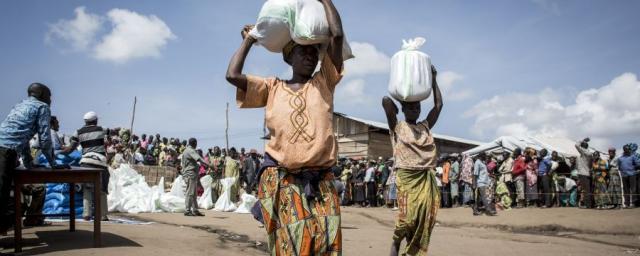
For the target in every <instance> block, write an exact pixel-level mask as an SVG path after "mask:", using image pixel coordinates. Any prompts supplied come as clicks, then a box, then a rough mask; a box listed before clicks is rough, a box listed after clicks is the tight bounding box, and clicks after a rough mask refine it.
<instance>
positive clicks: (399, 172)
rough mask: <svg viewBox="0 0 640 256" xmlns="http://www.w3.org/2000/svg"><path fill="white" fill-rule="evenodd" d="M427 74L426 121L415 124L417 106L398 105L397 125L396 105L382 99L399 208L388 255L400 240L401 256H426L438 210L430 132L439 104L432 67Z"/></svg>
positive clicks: (436, 159)
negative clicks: (429, 78) (429, 77)
mask: <svg viewBox="0 0 640 256" xmlns="http://www.w3.org/2000/svg"><path fill="white" fill-rule="evenodd" d="M431 73H432V81H431V84H432V88H431V89H432V91H433V103H434V107H433V108H432V109H431V110H430V111H429V113H428V114H427V118H426V119H424V120H422V121H420V122H418V118H419V117H420V112H421V106H420V102H403V101H401V102H400V104H401V106H402V112H403V113H404V117H405V121H400V122H398V117H397V115H398V112H399V110H398V107H397V106H396V104H395V103H394V102H393V100H392V99H391V98H389V97H386V96H385V97H384V98H383V99H382V106H383V108H384V111H385V114H386V116H387V122H388V124H389V133H390V135H391V136H390V137H391V144H392V145H393V156H394V158H395V168H396V185H397V189H398V205H399V207H400V211H399V213H398V219H397V221H396V227H395V230H394V235H393V243H392V245H391V255H398V253H399V250H400V244H401V243H402V240H404V239H406V240H407V245H406V246H405V249H404V253H403V254H409V255H426V254H427V252H428V250H429V241H430V239H431V232H432V230H433V227H434V226H435V223H436V215H437V213H438V209H439V208H440V191H439V190H438V186H437V182H436V177H435V167H436V163H437V161H438V156H437V150H436V144H435V141H434V138H433V134H432V133H431V130H432V129H433V127H434V126H435V124H436V122H437V121H438V117H439V116H440V112H441V111H442V106H443V101H442V94H441V93H440V88H439V87H438V82H437V80H436V77H437V71H436V69H435V67H434V66H431Z"/></svg>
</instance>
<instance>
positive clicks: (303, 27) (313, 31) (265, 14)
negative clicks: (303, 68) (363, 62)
mask: <svg viewBox="0 0 640 256" xmlns="http://www.w3.org/2000/svg"><path fill="white" fill-rule="evenodd" d="M249 35H251V36H252V37H254V38H255V39H257V40H258V44H259V45H262V46H264V48H266V49H267V50H269V51H271V52H275V53H279V52H282V49H283V48H284V47H285V46H286V45H287V44H288V43H289V42H290V41H291V40H293V41H294V42H296V43H298V44H301V45H313V44H320V45H322V49H321V50H326V49H325V48H326V46H327V43H328V41H329V39H330V35H331V31H330V30H329V22H328V21H327V15H326V13H325V11H324V6H323V5H322V3H321V2H320V1H318V0H267V1H266V2H265V3H264V5H263V6H262V9H261V10H260V14H259V15H258V20H257V21H256V24H255V27H254V28H253V29H252V30H251V31H250V32H249ZM342 48H343V50H342V55H343V58H344V60H348V59H351V58H353V54H352V52H351V47H350V46H349V44H348V43H347V40H346V39H345V40H344V44H343V47H342Z"/></svg>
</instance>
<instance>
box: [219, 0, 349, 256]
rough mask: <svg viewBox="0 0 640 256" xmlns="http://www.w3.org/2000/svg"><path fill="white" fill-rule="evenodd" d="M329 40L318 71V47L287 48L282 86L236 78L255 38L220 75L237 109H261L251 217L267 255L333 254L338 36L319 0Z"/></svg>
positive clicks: (331, 10)
mask: <svg viewBox="0 0 640 256" xmlns="http://www.w3.org/2000/svg"><path fill="white" fill-rule="evenodd" d="M321 2H322V4H323V6H324V9H325V11H326V16H327V20H328V23H329V28H330V33H331V38H330V40H329V43H328V49H327V53H326V54H324V58H323V60H322V65H321V67H320V71H319V72H316V73H315V74H314V71H315V69H316V66H317V65H318V60H319V56H320V55H319V46H318V45H298V44H295V43H293V42H290V43H289V44H288V45H287V46H286V47H285V48H284V49H283V51H282V55H283V58H284V61H285V62H286V63H288V64H289V65H291V67H292V69H293V76H292V78H291V79H290V80H280V79H278V78H262V77H257V76H253V75H245V74H243V73H242V70H243V67H244V62H245V59H246V57H247V55H248V54H249V50H250V49H251V47H252V46H253V45H254V43H255V42H256V39H255V38H253V37H251V36H249V35H248V33H247V32H248V30H249V29H250V27H245V29H244V30H243V31H242V33H241V34H242V37H243V42H242V44H241V46H240V49H239V50H238V51H237V52H236V53H235V54H234V56H233V58H232V59H231V61H230V64H229V69H228V70H227V77H226V78H227V81H229V83H231V84H232V85H234V86H236V87H237V94H236V100H237V103H238V105H239V107H241V108H261V107H265V116H266V120H265V121H266V126H267V129H269V131H270V135H271V137H270V139H269V142H268V144H267V145H266V149H265V152H266V153H265V162H264V163H263V167H262V168H261V172H260V173H259V175H258V176H256V177H258V178H259V179H260V182H259V185H258V199H259V201H258V204H257V205H258V206H254V209H255V207H259V208H260V214H257V216H256V217H257V218H261V219H262V220H263V221H264V226H265V229H266V231H267V234H268V237H269V238H268V241H269V242H268V243H269V248H270V250H271V254H272V255H341V254H342V234H341V228H340V205H339V202H340V199H339V198H338V195H337V193H336V190H335V187H334V184H333V180H334V177H333V172H331V168H332V167H333V166H334V165H335V164H336V155H337V145H336V139H335V137H334V132H333V120H332V119H333V117H332V113H333V96H334V92H335V88H336V85H337V84H338V82H339V81H340V80H341V78H342V73H343V57H342V46H343V41H344V35H343V31H342V22H341V20H340V16H339V14H338V12H337V10H336V8H335V6H334V5H333V2H332V1H331V0H322V1H321Z"/></svg>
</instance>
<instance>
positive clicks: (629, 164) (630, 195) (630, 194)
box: [618, 144, 640, 208]
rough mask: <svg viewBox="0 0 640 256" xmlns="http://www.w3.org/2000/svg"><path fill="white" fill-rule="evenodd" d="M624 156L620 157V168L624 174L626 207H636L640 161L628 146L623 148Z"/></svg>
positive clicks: (623, 185)
mask: <svg viewBox="0 0 640 256" xmlns="http://www.w3.org/2000/svg"><path fill="white" fill-rule="evenodd" d="M622 151H623V153H622V156H620V157H618V168H619V169H620V174H622V188H623V190H624V191H623V192H624V193H623V194H624V204H625V205H624V207H625V208H633V207H635V201H637V197H638V195H637V194H638V191H637V190H636V188H637V174H636V170H638V169H639V168H640V159H638V158H637V157H636V156H635V155H634V154H632V152H631V147H630V146H629V145H628V144H627V145H624V146H623V147H622Z"/></svg>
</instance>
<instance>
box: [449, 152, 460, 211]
mask: <svg viewBox="0 0 640 256" xmlns="http://www.w3.org/2000/svg"><path fill="white" fill-rule="evenodd" d="M450 161H452V162H453V163H452V164H451V171H450V172H449V188H450V190H451V207H458V206H459V202H460V200H459V198H458V179H459V178H460V162H459V161H458V157H451V158H450Z"/></svg>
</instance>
